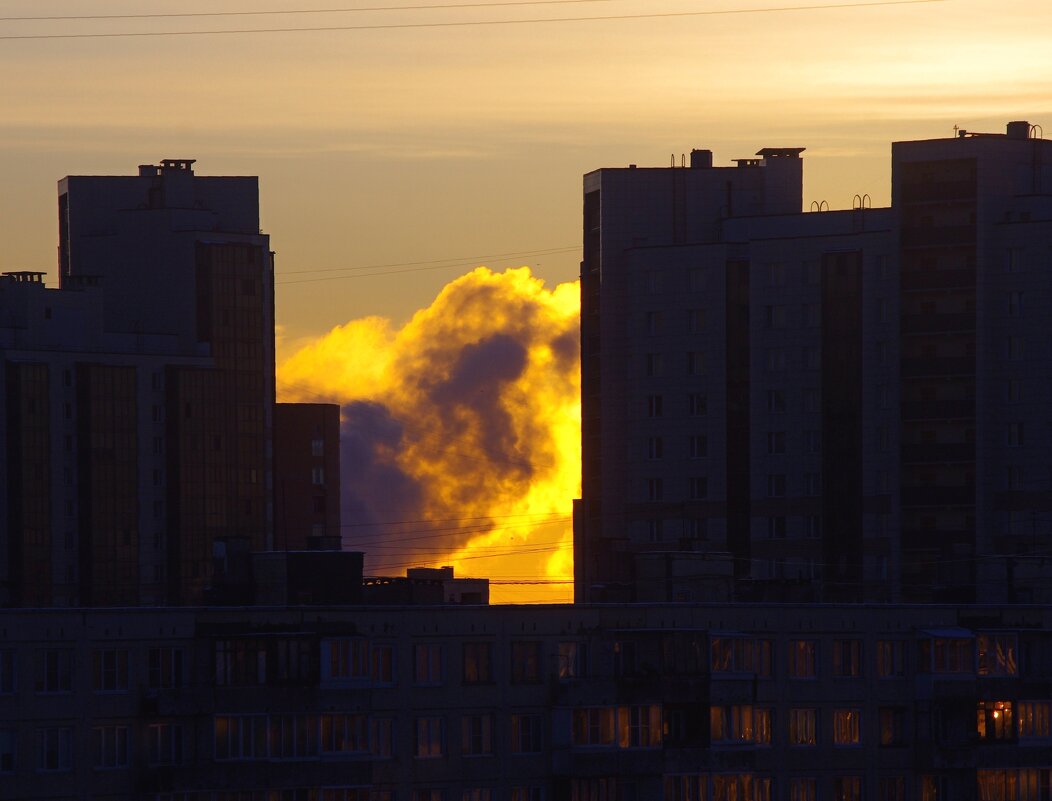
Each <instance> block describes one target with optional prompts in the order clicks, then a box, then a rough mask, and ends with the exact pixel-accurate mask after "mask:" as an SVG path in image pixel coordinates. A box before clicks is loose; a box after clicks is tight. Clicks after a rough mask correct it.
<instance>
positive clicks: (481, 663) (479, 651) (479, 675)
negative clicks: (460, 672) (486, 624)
mask: <svg viewBox="0 0 1052 801" xmlns="http://www.w3.org/2000/svg"><path fill="white" fill-rule="evenodd" d="M491 681H493V645H492V644H491V643H488V642H466V643H464V683H465V684H488V683H490V682H491Z"/></svg>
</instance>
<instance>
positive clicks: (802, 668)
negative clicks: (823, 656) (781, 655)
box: [789, 640, 818, 679]
mask: <svg viewBox="0 0 1052 801" xmlns="http://www.w3.org/2000/svg"><path fill="white" fill-rule="evenodd" d="M817 648H818V645H817V643H816V642H815V641H814V640H790V641H789V676H790V677H791V678H794V679H813V678H815V676H816V675H817V670H816V659H815V655H816V651H817Z"/></svg>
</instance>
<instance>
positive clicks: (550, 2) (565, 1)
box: [0, 0, 615, 22]
mask: <svg viewBox="0 0 1052 801" xmlns="http://www.w3.org/2000/svg"><path fill="white" fill-rule="evenodd" d="M610 2H615V0H509V2H503V3H431V4H427V5H411V6H363V7H360V8H292V9H281V10H263V11H183V12H172V13H169V14H69V15H63V14H56V15H52V16H43V17H0V22H58V21H67V20H68V21H72V20H111V19H186V18H192V17H265V16H298V15H301V14H353V13H358V12H362V11H433V10H441V9H457V8H503V7H505V6H508V7H516V6H554V5H569V4H572V3H610Z"/></svg>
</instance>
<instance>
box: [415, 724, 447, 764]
mask: <svg viewBox="0 0 1052 801" xmlns="http://www.w3.org/2000/svg"><path fill="white" fill-rule="evenodd" d="M444 728H445V727H444V721H443V719H442V718H439V717H423V718H417V719H416V742H415V746H414V749H413V754H414V756H416V757H417V759H434V758H436V757H440V756H442V754H443V752H444V748H443V743H444Z"/></svg>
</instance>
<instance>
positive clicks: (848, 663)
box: [833, 640, 862, 678]
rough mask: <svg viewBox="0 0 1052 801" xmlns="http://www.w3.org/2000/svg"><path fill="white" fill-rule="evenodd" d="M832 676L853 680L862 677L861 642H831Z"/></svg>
mask: <svg viewBox="0 0 1052 801" xmlns="http://www.w3.org/2000/svg"><path fill="white" fill-rule="evenodd" d="M833 675H834V676H838V677H841V678H848V677H850V678H854V677H857V676H861V675H862V641H861V640H834V641H833Z"/></svg>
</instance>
